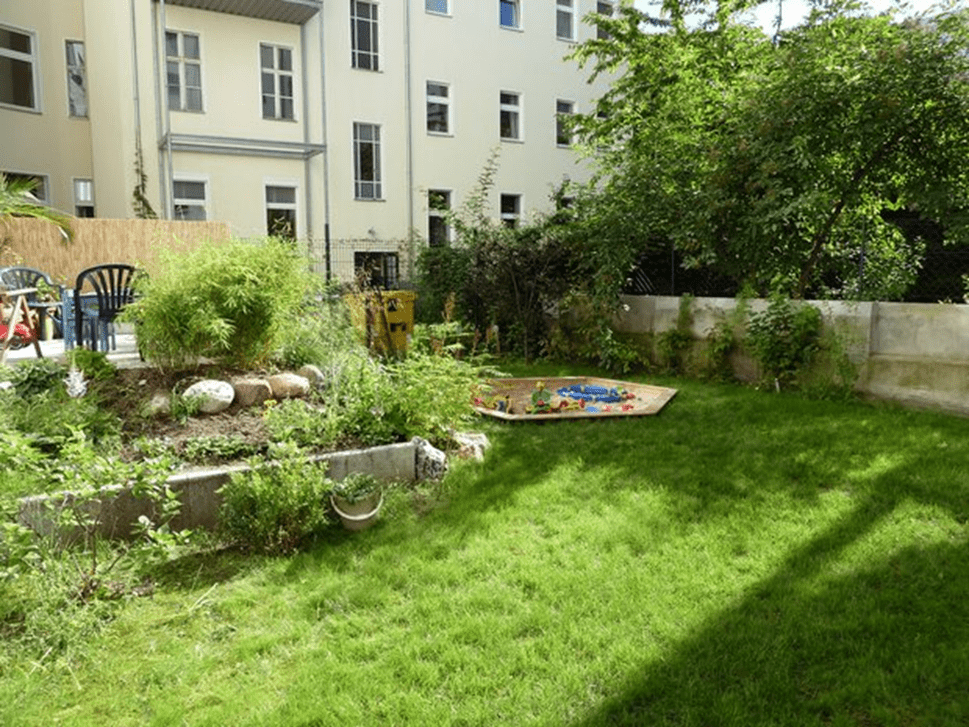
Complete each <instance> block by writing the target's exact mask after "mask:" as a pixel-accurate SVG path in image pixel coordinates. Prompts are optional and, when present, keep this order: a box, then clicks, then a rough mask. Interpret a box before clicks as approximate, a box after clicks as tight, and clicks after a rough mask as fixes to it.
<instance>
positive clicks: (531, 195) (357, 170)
mask: <svg viewBox="0 0 969 727" xmlns="http://www.w3.org/2000/svg"><path fill="white" fill-rule="evenodd" d="M611 10H612V4H611V3H608V2H602V1H601V0H600V1H598V2H595V1H593V0H38V1H37V2H23V1H22V0H0V139H3V143H2V145H0V171H3V172H5V173H7V174H13V175H24V176H30V177H34V178H36V179H37V180H39V186H38V189H37V196H38V197H39V198H41V199H42V200H43V201H44V202H46V203H48V204H50V205H52V206H54V207H56V208H58V209H61V210H64V211H69V212H72V213H73V214H76V215H78V216H98V217H111V218H127V217H133V216H136V215H137V214H139V213H144V212H145V211H147V209H148V208H150V209H151V211H153V212H154V213H155V214H157V215H158V216H159V217H163V218H172V219H209V220H224V221H227V222H228V223H229V224H230V226H231V228H232V230H233V232H234V233H235V234H237V235H240V236H246V237H251V236H261V235H265V234H267V233H273V232H276V233H280V232H281V233H284V234H291V235H293V236H295V237H298V238H300V239H307V240H309V241H310V244H311V249H313V250H316V251H317V252H318V254H319V257H320V259H321V260H325V261H326V262H325V263H321V269H323V267H325V269H326V271H327V272H332V273H333V274H335V275H338V276H340V277H343V278H347V277H349V276H351V275H352V274H353V271H354V269H355V268H359V267H367V268H369V269H370V270H371V272H372V273H373V275H374V277H375V278H376V279H377V280H379V281H380V282H383V283H385V284H388V285H393V284H396V283H397V282H398V279H399V277H400V276H401V275H402V274H403V271H402V268H404V267H406V263H407V261H406V259H404V258H406V255H407V253H406V251H407V250H410V249H412V243H414V241H416V242H417V244H423V243H427V242H430V243H431V244H446V243H447V242H448V240H449V236H450V231H449V230H448V229H447V225H446V224H445V221H444V217H443V211H444V210H445V209H447V208H450V207H457V206H459V205H461V204H463V202H464V201H465V200H466V199H467V197H468V195H469V194H470V193H471V192H472V191H473V190H474V189H475V188H476V184H477V180H478V178H479V175H480V174H481V172H482V170H483V168H484V166H485V164H486V163H487V161H488V159H489V158H490V157H491V156H492V155H493V154H497V159H498V170H497V173H496V175H495V180H494V188H493V189H492V190H491V198H489V200H488V202H489V205H490V207H491V209H492V210H493V213H494V217H495V218H496V219H497V218H501V219H502V220H504V221H505V223H506V224H516V223H517V221H518V220H519V219H521V218H524V217H526V216H528V215H529V214H531V213H532V212H533V211H542V210H548V209H549V208H550V206H551V204H552V203H551V200H550V196H551V193H552V191H553V190H554V189H555V188H556V187H557V186H558V185H559V184H561V182H562V181H564V180H566V179H582V178H584V176H585V172H584V170H583V167H582V165H581V164H580V163H579V161H578V157H577V155H576V154H575V152H574V151H573V150H572V149H571V148H570V139H569V138H568V134H567V132H566V130H565V128H564V126H563V124H562V119H563V118H565V117H566V116H567V115H569V114H571V113H575V112H577V111H586V110H588V109H589V108H590V107H591V104H592V103H593V99H594V98H595V97H596V96H597V95H598V94H597V89H596V88H595V87H593V86H590V85H589V84H587V83H586V75H587V74H585V73H584V72H581V71H580V70H579V69H578V68H577V66H576V64H575V63H574V62H571V61H566V60H565V59H564V57H565V56H566V55H567V53H568V52H569V50H570V48H571V47H572V46H573V45H574V44H575V43H577V42H581V41H582V40H585V39H587V38H589V37H591V35H592V34H593V33H595V32H596V31H595V28H594V27H592V26H590V25H588V24H587V23H584V22H583V18H584V17H585V16H586V15H587V14H588V13H593V12H600V13H608V12H611Z"/></svg>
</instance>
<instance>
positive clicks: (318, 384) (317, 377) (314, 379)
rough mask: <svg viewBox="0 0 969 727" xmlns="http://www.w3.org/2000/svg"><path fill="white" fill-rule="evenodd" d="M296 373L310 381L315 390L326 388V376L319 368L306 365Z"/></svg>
mask: <svg viewBox="0 0 969 727" xmlns="http://www.w3.org/2000/svg"><path fill="white" fill-rule="evenodd" d="M296 373H298V374H299V375H300V376H302V377H304V378H305V379H306V380H307V381H309V382H310V386H312V387H313V388H314V389H322V388H323V387H324V386H326V376H324V375H323V372H322V371H320V369H319V367H318V366H314V365H313V364H306V365H305V366H303V367H301V368H300V370H299V371H297V372H296Z"/></svg>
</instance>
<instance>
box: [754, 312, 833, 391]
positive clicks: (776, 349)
mask: <svg viewBox="0 0 969 727" xmlns="http://www.w3.org/2000/svg"><path fill="white" fill-rule="evenodd" d="M820 335H821V312H820V311H819V310H818V309H817V308H815V307H814V306H811V305H808V304H806V303H795V302H794V301H792V300H791V299H790V298H787V297H785V296H783V295H780V294H776V293H775V294H774V295H772V296H771V298H770V302H769V303H768V305H767V309H766V310H764V311H762V312H760V313H753V314H751V316H750V322H749V323H748V325H747V345H748V346H749V348H750V351H751V353H752V354H753V356H754V358H755V359H756V360H757V363H758V364H760V368H761V372H762V373H763V374H764V376H766V377H768V378H769V379H771V380H773V382H774V384H775V386H776V387H777V388H778V389H779V388H780V387H781V386H782V385H783V384H785V383H790V382H792V381H793V380H794V379H795V377H796V376H797V374H798V372H799V371H801V370H802V369H803V368H804V367H805V366H807V365H808V364H809V363H810V362H811V359H812V357H813V356H814V354H815V353H816V352H817V350H818V345H819V339H820Z"/></svg>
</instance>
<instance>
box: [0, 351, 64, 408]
mask: <svg viewBox="0 0 969 727" xmlns="http://www.w3.org/2000/svg"><path fill="white" fill-rule="evenodd" d="M65 376H67V368H66V367H65V366H64V365H63V364H61V363H58V362H57V361H55V360H54V359H50V358H37V359H27V360H26V361H23V362H21V363H20V364H19V365H17V366H14V367H13V368H12V370H11V371H10V377H9V380H10V383H12V384H13V387H14V391H16V392H17V396H19V397H21V398H24V399H28V398H30V397H33V396H37V395H38V394H43V393H44V392H48V391H57V390H63V389H64V377H65Z"/></svg>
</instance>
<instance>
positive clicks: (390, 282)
mask: <svg viewBox="0 0 969 727" xmlns="http://www.w3.org/2000/svg"><path fill="white" fill-rule="evenodd" d="M398 262H399V261H398V259H397V253H396V252H355V253H353V269H354V273H355V274H356V278H357V281H358V282H359V283H360V284H361V285H363V286H364V287H369V288H383V289H384V290H390V289H391V288H396V287H397V286H398V280H399V276H398V272H397V271H398V269H399V265H398Z"/></svg>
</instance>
